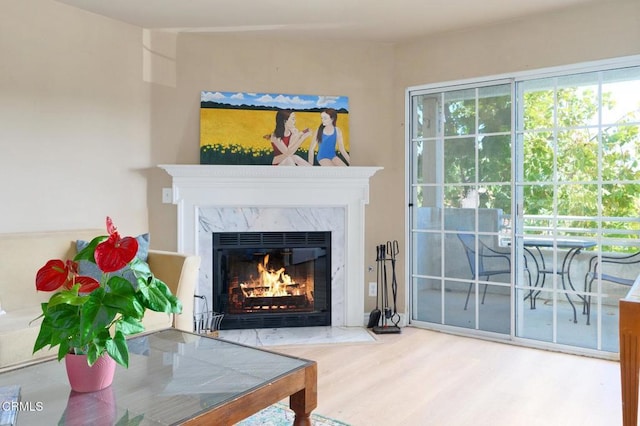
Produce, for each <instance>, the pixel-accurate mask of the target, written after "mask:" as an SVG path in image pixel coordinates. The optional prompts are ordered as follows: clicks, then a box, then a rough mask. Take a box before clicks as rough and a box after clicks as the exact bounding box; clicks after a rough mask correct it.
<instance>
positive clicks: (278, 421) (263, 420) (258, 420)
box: [236, 403, 349, 426]
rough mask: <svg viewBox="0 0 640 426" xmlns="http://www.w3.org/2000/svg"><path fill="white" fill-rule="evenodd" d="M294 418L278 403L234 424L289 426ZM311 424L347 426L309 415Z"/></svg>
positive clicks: (290, 412)
mask: <svg viewBox="0 0 640 426" xmlns="http://www.w3.org/2000/svg"><path fill="white" fill-rule="evenodd" d="M295 417H296V415H295V413H294V412H293V411H292V410H290V409H289V407H287V406H286V405H284V404H280V403H278V404H273V405H271V406H270V407H267V408H265V409H264V410H262V411H259V412H257V413H256V414H254V415H253V416H251V417H249V418H246V419H244V420H243V421H241V422H240V423H236V426H257V425H260V426H291V425H292V424H293V420H294V419H295ZM311 424H312V425H313V426H349V424H348V423H343V422H341V421H338V420H333V419H330V418H328V417H324V416H321V415H320V414H315V413H311Z"/></svg>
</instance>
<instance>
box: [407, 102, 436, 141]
mask: <svg viewBox="0 0 640 426" xmlns="http://www.w3.org/2000/svg"><path fill="white" fill-rule="evenodd" d="M412 99H413V103H414V105H413V110H412V113H413V138H433V137H435V136H436V124H437V122H438V120H437V117H438V97H437V96H434V95H422V96H414V97H413V98H412Z"/></svg>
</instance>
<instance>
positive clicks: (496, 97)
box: [478, 84, 511, 133]
mask: <svg viewBox="0 0 640 426" xmlns="http://www.w3.org/2000/svg"><path fill="white" fill-rule="evenodd" d="M498 132H511V85H509V84H503V85H500V86H490V87H482V88H480V89H478V133H498Z"/></svg>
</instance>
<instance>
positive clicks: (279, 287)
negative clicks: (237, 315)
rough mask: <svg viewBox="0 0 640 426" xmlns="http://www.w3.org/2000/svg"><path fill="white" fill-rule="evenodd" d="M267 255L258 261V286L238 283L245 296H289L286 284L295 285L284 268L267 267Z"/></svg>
mask: <svg viewBox="0 0 640 426" xmlns="http://www.w3.org/2000/svg"><path fill="white" fill-rule="evenodd" d="M268 263H269V255H268V254H267V255H265V257H264V258H263V259H262V263H258V265H257V267H258V272H259V274H260V278H259V284H258V286H257V287H256V286H249V285H248V284H246V283H240V288H241V289H242V293H243V294H244V296H245V297H273V296H289V295H290V293H288V292H287V286H291V285H295V284H296V283H295V282H294V281H293V280H292V279H291V276H289V275H288V274H286V273H285V268H284V267H282V268H280V269H278V270H273V269H269V267H268V266H267V265H268Z"/></svg>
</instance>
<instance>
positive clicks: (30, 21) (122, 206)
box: [0, 0, 150, 234]
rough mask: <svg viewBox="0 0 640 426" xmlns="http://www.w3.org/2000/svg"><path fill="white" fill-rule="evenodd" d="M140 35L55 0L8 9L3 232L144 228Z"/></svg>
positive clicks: (9, 2)
mask: <svg viewBox="0 0 640 426" xmlns="http://www.w3.org/2000/svg"><path fill="white" fill-rule="evenodd" d="M141 34H142V33H141V30H140V28H136V27H133V26H130V25H125V24H122V23H118V22H115V21H112V20H109V19H105V18H103V17H99V16H96V15H93V14H89V13H85V12H83V11H80V10H78V9H76V8H72V7H69V6H66V5H62V4H60V3H57V2H54V1H51V0H27V1H25V0H2V12H1V13H0V123H1V124H0V182H2V185H3V187H2V189H1V190H0V193H1V194H2V201H0V232H19V231H36V230H56V229H74V228H97V227H103V226H104V219H105V216H106V215H111V216H112V218H113V219H114V221H115V223H116V225H117V226H119V228H120V230H121V231H123V232H126V233H132V234H133V233H137V232H139V231H144V230H146V229H147V228H148V221H147V181H146V177H145V175H146V174H147V170H146V169H147V168H148V167H149V161H150V156H149V149H150V140H149V133H150V127H149V86H148V84H145V83H144V82H143V81H142V62H141V51H142V48H141Z"/></svg>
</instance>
